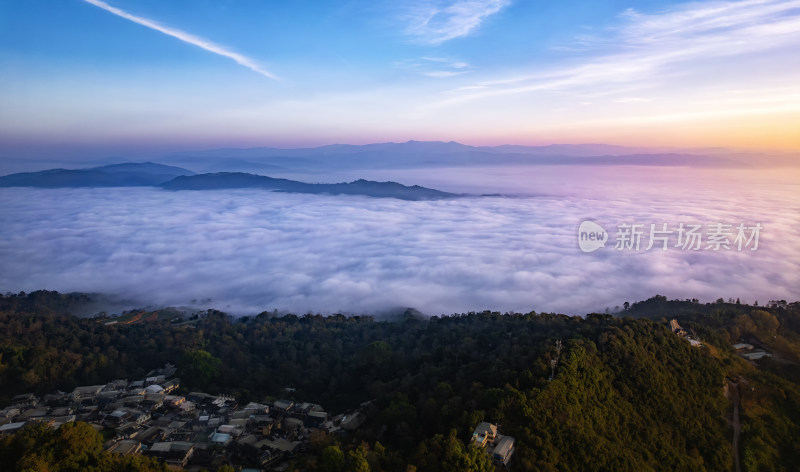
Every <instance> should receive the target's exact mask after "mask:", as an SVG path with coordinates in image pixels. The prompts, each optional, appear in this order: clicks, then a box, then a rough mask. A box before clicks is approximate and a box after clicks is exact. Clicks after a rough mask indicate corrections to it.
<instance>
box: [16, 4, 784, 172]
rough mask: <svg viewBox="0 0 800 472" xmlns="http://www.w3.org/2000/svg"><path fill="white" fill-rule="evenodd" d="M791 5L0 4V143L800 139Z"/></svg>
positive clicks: (115, 148) (33, 146) (151, 145)
mask: <svg viewBox="0 0 800 472" xmlns="http://www.w3.org/2000/svg"><path fill="white" fill-rule="evenodd" d="M798 51H800V1H799V0H743V1H698V2H691V3H687V2H673V1H666V0H654V1H647V2H635V1H632V0H628V1H625V0H613V1H597V0H567V1H560V2H539V1H531V0H449V1H445V0H442V1H439V0H403V1H382V0H349V1H320V0H314V1H310V0H297V1H260V0H240V1H219V0H170V1H156V0H103V1H101V0H59V1H52V0H0V157H57V156H58V154H59V153H61V154H65V155H82V156H97V157H100V156H105V155H124V154H126V153H131V152H142V153H146V152H151V153H152V152H155V153H159V152H170V151H177V150H189V149H203V148H213V147H223V146H235V147H252V146H276V147H300V146H314V145H322V144H330V143H354V144H359V143H368V142H381V141H406V140H409V139H416V140H445V141H449V140H455V141H460V142H464V143H467V144H474V145H493V144H505V143H514V144H550V143H582V142H604V143H609V144H622V145H655V146H730V147H745V148H768V149H784V150H800V52H798Z"/></svg>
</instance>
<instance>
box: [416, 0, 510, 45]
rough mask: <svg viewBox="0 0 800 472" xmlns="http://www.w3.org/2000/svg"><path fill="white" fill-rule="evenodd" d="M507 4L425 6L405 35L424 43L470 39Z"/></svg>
mask: <svg viewBox="0 0 800 472" xmlns="http://www.w3.org/2000/svg"><path fill="white" fill-rule="evenodd" d="M509 3H510V1H509V0H458V1H449V2H445V4H442V2H435V3H432V2H425V3H424V4H422V5H420V6H418V7H417V8H416V9H415V11H414V12H413V13H412V15H411V16H412V21H411V24H410V25H409V26H408V28H407V30H406V32H407V33H408V34H410V35H411V36H414V37H416V38H417V39H418V40H419V41H421V42H423V43H427V44H432V45H437V44H441V43H443V42H445V41H449V40H451V39H455V38H460V37H463V36H467V35H469V34H470V33H472V32H473V31H474V30H475V29H477V28H478V27H479V26H480V25H481V23H483V21H484V20H485V19H486V18H488V17H489V16H491V15H494V14H495V13H497V12H499V11H500V10H501V9H502V8H503V7H505V6H506V5H508V4H509Z"/></svg>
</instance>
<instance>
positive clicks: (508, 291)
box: [0, 168, 800, 314]
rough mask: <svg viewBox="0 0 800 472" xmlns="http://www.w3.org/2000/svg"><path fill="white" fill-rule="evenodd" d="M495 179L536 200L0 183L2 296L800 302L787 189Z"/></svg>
mask: <svg viewBox="0 0 800 472" xmlns="http://www.w3.org/2000/svg"><path fill="white" fill-rule="evenodd" d="M456 172H457V171H453V175H454V176H457V177H458V180H459V181H461V182H466V181H467V179H465V178H463V175H458V174H456ZM507 172H508V174H506V177H503V178H508V179H510V180H505V181H504V180H503V178H499V177H497V175H496V174H493V171H485V172H478V173H473V174H472V179H474V181H475V182H483V183H484V184H485V185H484V187H481V189H480V191H484V190H491V188H490V187H492V186H493V187H494V190H502V189H505V191H509V192H513V191H519V190H524V189H526V188H527V189H532V188H535V189H537V191H543V192H544V193H546V194H547V195H541V196H538V197H519V198H497V197H481V198H465V199H457V200H449V201H435V202H404V201H399V200H394V199H370V198H361V197H332V196H311V195H292V194H279V193H268V192H263V191H257V190H236V191H204V192H165V191H160V190H155V189H59V190H47V189H14V188H11V189H8V188H6V189H0V202H2V211H0V260H2V261H3V270H2V271H0V291H3V292H5V291H13V292H17V291H19V290H25V291H31V290H36V289H50V290H59V291H85V292H103V293H108V294H116V295H119V296H123V297H129V298H134V299H136V300H138V301H139V302H140V303H141V304H155V305H191V301H192V300H203V299H207V298H210V299H211V300H212V301H211V302H209V303H200V302H198V303H197V304H196V305H195V306H197V307H200V308H205V307H215V308H219V309H222V310H226V311H229V312H232V313H237V314H253V313H258V312H261V311H263V310H273V309H278V310H281V311H283V310H286V311H291V312H295V313H304V312H307V311H313V312H322V313H332V312H336V311H340V310H341V311H344V312H349V313H370V312H381V311H384V310H387V309H393V308H396V307H415V308H417V309H419V310H421V311H422V312H424V313H427V314H441V313H448V314H449V313H453V312H462V311H469V310H482V309H498V310H520V311H528V310H531V309H535V310H537V311H551V310H552V311H561V312H566V313H571V314H583V313H586V312H590V311H594V310H603V309H604V308H605V307H611V308H612V309H613V307H614V306H616V305H621V304H622V303H623V302H625V301H635V300H640V299H644V298H647V297H650V296H652V295H654V294H656V293H660V294H664V295H666V296H668V297H670V298H695V297H696V298H700V299H701V300H706V301H708V300H714V299H716V298H718V297H724V298H726V299H727V298H728V297H741V299H742V300H743V301H748V302H752V301H753V300H755V299H757V300H759V301H760V302H765V301H767V300H768V299H798V298H800V270H799V269H800V251H798V245H797V241H796V237H797V230H796V228H798V227H800V201H798V198H797V195H800V192H798V189H797V184H796V183H793V184H792V183H786V182H778V183H775V182H774V181H769V182H767V183H764V182H762V183H759V182H757V180H756V177H754V175H753V171H747V173H742V174H741V175H739V176H737V177H735V178H727V180H724V182H723V184H722V185H719V184H718V183H716V181H714V180H709V178H710V177H717V176H715V174H716V173H717V172H718V171H708V173H704V172H703V171H693V175H692V179H693V180H692V181H691V182H688V181H687V182H686V184H678V183H676V181H675V179H671V178H670V179H667V178H664V177H663V176H664V172H665V171H664V170H658V171H656V172H653V171H652V170H651V169H646V170H642V171H641V172H640V173H639V174H634V175H631V174H630V173H629V174H628V175H627V176H626V177H618V178H617V181H613V178H614V177H613V176H614V175H615V174H619V173H620V170H619V169H609V170H606V169H596V168H595V169H591V170H586V171H585V173H583V174H576V172H579V170H577V169H566V170H563V171H556V170H553V169H548V170H545V169H528V170H524V169H523V170H520V169H514V170H508V171H507ZM552 172H564V173H563V175H561V177H560V178H559V176H558V175H554V174H552ZM667 172H683V171H680V170H675V169H672V170H669V171H667ZM548 173H549V174H548ZM422 174H427V175H429V176H431V177H430V178H431V179H446V177H445V176H446V174H447V173H446V172H439V173H431V172H430V171H425V172H424V173H422V172H421V175H422ZM433 176H436V177H433ZM508 176H511V177H508ZM646 176H649V180H640V179H644V178H645V177H646ZM628 179H630V180H628ZM626 181H627V182H628V184H627V185H625V184H624V182H626ZM637 181H640V182H642V184H640V185H639V184H635V182H637ZM455 182H456V180H455V179H454V180H451V182H450V184H447V183H446V182H445V181H444V180H442V181H440V182H439V183H440V184H441V185H442V186H443V187H445V188H448V189H456V188H455V187H458V185H457V184H456V183H455ZM486 182H490V183H491V185H486ZM492 182H493V183H492ZM547 182H549V184H547ZM631 182H634V183H631ZM420 183H429V182H420ZM540 184H541V185H540ZM462 185H465V184H462ZM462 190H463V188H462ZM585 218H592V219H594V220H595V221H597V222H599V223H600V224H602V225H603V226H605V227H606V229H609V230H611V231H612V232H613V230H614V225H616V224H618V223H623V222H626V223H644V224H649V223H656V224H659V223H662V222H666V223H669V224H670V225H677V224H678V223H680V222H698V223H702V224H710V223H715V222H726V223H732V224H737V223H739V222H742V223H748V224H752V223H755V222H760V223H761V224H762V225H763V226H764V230H763V232H762V234H761V238H760V247H759V249H758V250H757V251H742V252H737V251H722V252H713V251H698V252H690V251H680V250H677V249H674V250H672V249H671V250H668V251H664V252H659V251H650V252H640V253H635V252H629V251H623V252H620V251H615V250H613V249H611V248H610V247H609V248H607V249H601V250H598V251H596V252H594V253H590V254H584V253H582V252H580V251H579V249H578V246H577V239H576V238H577V236H576V231H577V227H578V224H579V223H580V221H582V220H583V219H585ZM610 246H613V243H612V244H610Z"/></svg>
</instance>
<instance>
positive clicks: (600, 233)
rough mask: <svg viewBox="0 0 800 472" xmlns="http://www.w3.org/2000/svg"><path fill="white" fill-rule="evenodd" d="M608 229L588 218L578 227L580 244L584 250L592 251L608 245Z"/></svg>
mask: <svg viewBox="0 0 800 472" xmlns="http://www.w3.org/2000/svg"><path fill="white" fill-rule="evenodd" d="M606 241H608V231H606V230H605V229H604V228H603V227H602V226H600V225H599V224H597V223H595V222H594V221H590V220H586V221H584V222H583V223H581V225H580V226H579V227H578V246H579V247H580V248H581V251H583V252H592V251H596V250H598V249H600V248H601V247H606Z"/></svg>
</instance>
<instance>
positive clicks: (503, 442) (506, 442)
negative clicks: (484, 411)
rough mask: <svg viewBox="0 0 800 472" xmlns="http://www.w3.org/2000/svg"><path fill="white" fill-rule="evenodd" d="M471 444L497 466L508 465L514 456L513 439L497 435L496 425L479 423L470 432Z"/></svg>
mask: <svg viewBox="0 0 800 472" xmlns="http://www.w3.org/2000/svg"><path fill="white" fill-rule="evenodd" d="M472 443H473V444H475V445H476V446H478V447H482V448H484V449H485V450H486V453H487V454H489V457H491V458H492V462H494V463H495V464H497V465H501V464H502V465H503V466H506V465H508V461H509V460H510V459H511V455H512V454H514V438H512V437H511V436H504V435H502V434H500V433H499V428H498V426H497V425H495V424H492V423H487V422H485V421H484V422H481V423H480V424H478V426H476V427H475V431H473V432H472Z"/></svg>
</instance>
